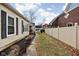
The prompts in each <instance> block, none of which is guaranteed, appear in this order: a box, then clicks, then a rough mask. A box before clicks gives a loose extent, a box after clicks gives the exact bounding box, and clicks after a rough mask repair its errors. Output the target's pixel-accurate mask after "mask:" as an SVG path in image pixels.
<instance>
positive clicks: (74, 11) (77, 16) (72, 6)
mask: <svg viewBox="0 0 79 59" xmlns="http://www.w3.org/2000/svg"><path fill="white" fill-rule="evenodd" d="M76 23H77V24H78V25H79V3H69V4H68V5H67V6H66V9H65V10H64V12H62V13H61V14H60V15H59V16H57V17H56V18H54V19H53V20H52V21H51V22H50V23H49V24H51V26H52V27H58V26H59V27H66V26H74V25H75V24H76Z"/></svg>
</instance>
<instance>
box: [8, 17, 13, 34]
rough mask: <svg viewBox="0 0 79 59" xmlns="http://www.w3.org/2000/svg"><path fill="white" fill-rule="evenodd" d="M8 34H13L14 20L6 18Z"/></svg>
mask: <svg viewBox="0 0 79 59" xmlns="http://www.w3.org/2000/svg"><path fill="white" fill-rule="evenodd" d="M8 34H14V18H12V17H10V16H8Z"/></svg>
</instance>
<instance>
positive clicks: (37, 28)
mask: <svg viewBox="0 0 79 59" xmlns="http://www.w3.org/2000/svg"><path fill="white" fill-rule="evenodd" d="M42 29H43V26H42V25H36V26H35V31H37V32H40V30H42Z"/></svg>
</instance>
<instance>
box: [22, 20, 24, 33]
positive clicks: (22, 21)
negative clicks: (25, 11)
mask: <svg viewBox="0 0 79 59" xmlns="http://www.w3.org/2000/svg"><path fill="white" fill-rule="evenodd" d="M23 32H24V25H23V20H22V33H23Z"/></svg>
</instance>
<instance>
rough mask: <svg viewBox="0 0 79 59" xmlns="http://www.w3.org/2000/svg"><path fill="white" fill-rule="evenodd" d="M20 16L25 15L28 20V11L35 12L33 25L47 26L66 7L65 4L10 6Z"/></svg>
mask: <svg viewBox="0 0 79 59" xmlns="http://www.w3.org/2000/svg"><path fill="white" fill-rule="evenodd" d="M11 5H12V6H13V7H14V8H16V9H17V10H18V11H19V12H20V13H21V14H24V13H25V14H26V15H27V17H28V19H30V18H29V15H28V11H29V10H32V11H35V12H36V13H35V16H36V20H35V21H34V22H35V24H36V25H37V24H41V23H43V24H45V23H46V24H48V23H49V22H50V21H51V20H52V19H53V18H55V17H56V16H57V15H59V14H60V13H62V12H63V10H64V9H65V7H66V4H65V3H13V4H11Z"/></svg>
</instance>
